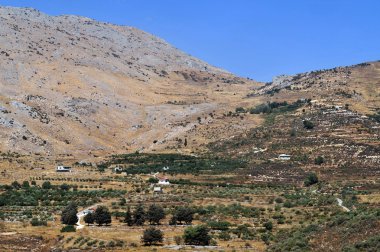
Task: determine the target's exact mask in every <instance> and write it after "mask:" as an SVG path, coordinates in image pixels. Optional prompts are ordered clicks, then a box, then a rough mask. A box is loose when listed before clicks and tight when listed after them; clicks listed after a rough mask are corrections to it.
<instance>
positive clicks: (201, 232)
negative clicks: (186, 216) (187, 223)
mask: <svg viewBox="0 0 380 252" xmlns="http://www.w3.org/2000/svg"><path fill="white" fill-rule="evenodd" d="M183 239H184V242H185V244H190V245H202V246H207V245H209V244H210V240H211V236H210V235H209V229H208V228H207V227H206V226H204V225H199V226H195V227H188V228H186V229H185V232H184V234H183Z"/></svg>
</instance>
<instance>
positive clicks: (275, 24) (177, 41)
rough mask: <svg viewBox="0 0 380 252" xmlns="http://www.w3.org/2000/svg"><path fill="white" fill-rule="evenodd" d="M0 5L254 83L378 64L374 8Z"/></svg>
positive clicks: (233, 1) (379, 26) (258, 1)
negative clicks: (82, 22) (138, 34)
mask: <svg viewBox="0 0 380 252" xmlns="http://www.w3.org/2000/svg"><path fill="white" fill-rule="evenodd" d="M0 5H2V6H17V7H33V8H35V9H38V10H40V11H42V12H45V13H47V14H50V15H61V14H73V15H80V16H86V17H90V18H93V19H96V20H100V21H104V22H110V23H114V24H119V25H128V26H134V27H136V28H139V29H141V30H144V31H147V32H149V33H152V34H154V35H156V36H159V37H161V38H162V39H164V40H166V41H167V42H169V43H171V44H172V45H174V46H175V47H177V48H179V49H181V50H183V51H185V52H186V53H189V54H191V55H193V56H195V57H197V58H200V59H202V60H204V61H206V62H208V63H209V64H211V65H214V66H217V67H220V68H223V69H226V70H228V71H230V72H232V73H234V74H237V75H239V76H242V77H249V78H252V79H255V80H258V81H271V79H272V77H273V76H276V75H280V74H296V73H301V72H306V71H312V70H318V69H325V68H332V67H336V66H345V65H352V64H357V63H361V62H366V61H374V60H380V55H379V54H380V15H379V13H380V1H378V0H288V1H284V0H103V1H100V0H75V1H74V0H34V1H31V0H12V1H2V0H0Z"/></svg>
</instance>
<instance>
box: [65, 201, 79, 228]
mask: <svg viewBox="0 0 380 252" xmlns="http://www.w3.org/2000/svg"><path fill="white" fill-rule="evenodd" d="M77 214H78V208H77V206H76V205H75V204H74V203H70V204H69V205H68V206H67V207H66V208H65V209H63V211H62V215H61V222H62V223H63V224H66V225H75V224H76V223H77V222H78V216H77Z"/></svg>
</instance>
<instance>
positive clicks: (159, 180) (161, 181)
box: [157, 177, 170, 185]
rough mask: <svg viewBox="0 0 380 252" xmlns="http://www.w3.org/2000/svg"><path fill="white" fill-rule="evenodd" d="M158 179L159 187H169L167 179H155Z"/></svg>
mask: <svg viewBox="0 0 380 252" xmlns="http://www.w3.org/2000/svg"><path fill="white" fill-rule="evenodd" d="M157 178H158V184H159V185H170V182H169V179H168V178H167V177H163V178H160V177H157Z"/></svg>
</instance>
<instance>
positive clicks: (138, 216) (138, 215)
mask: <svg viewBox="0 0 380 252" xmlns="http://www.w3.org/2000/svg"><path fill="white" fill-rule="evenodd" d="M133 223H134V224H135V225H137V226H142V225H144V223H145V210H144V206H143V205H138V206H137V208H136V209H135V211H134V212H133Z"/></svg>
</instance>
